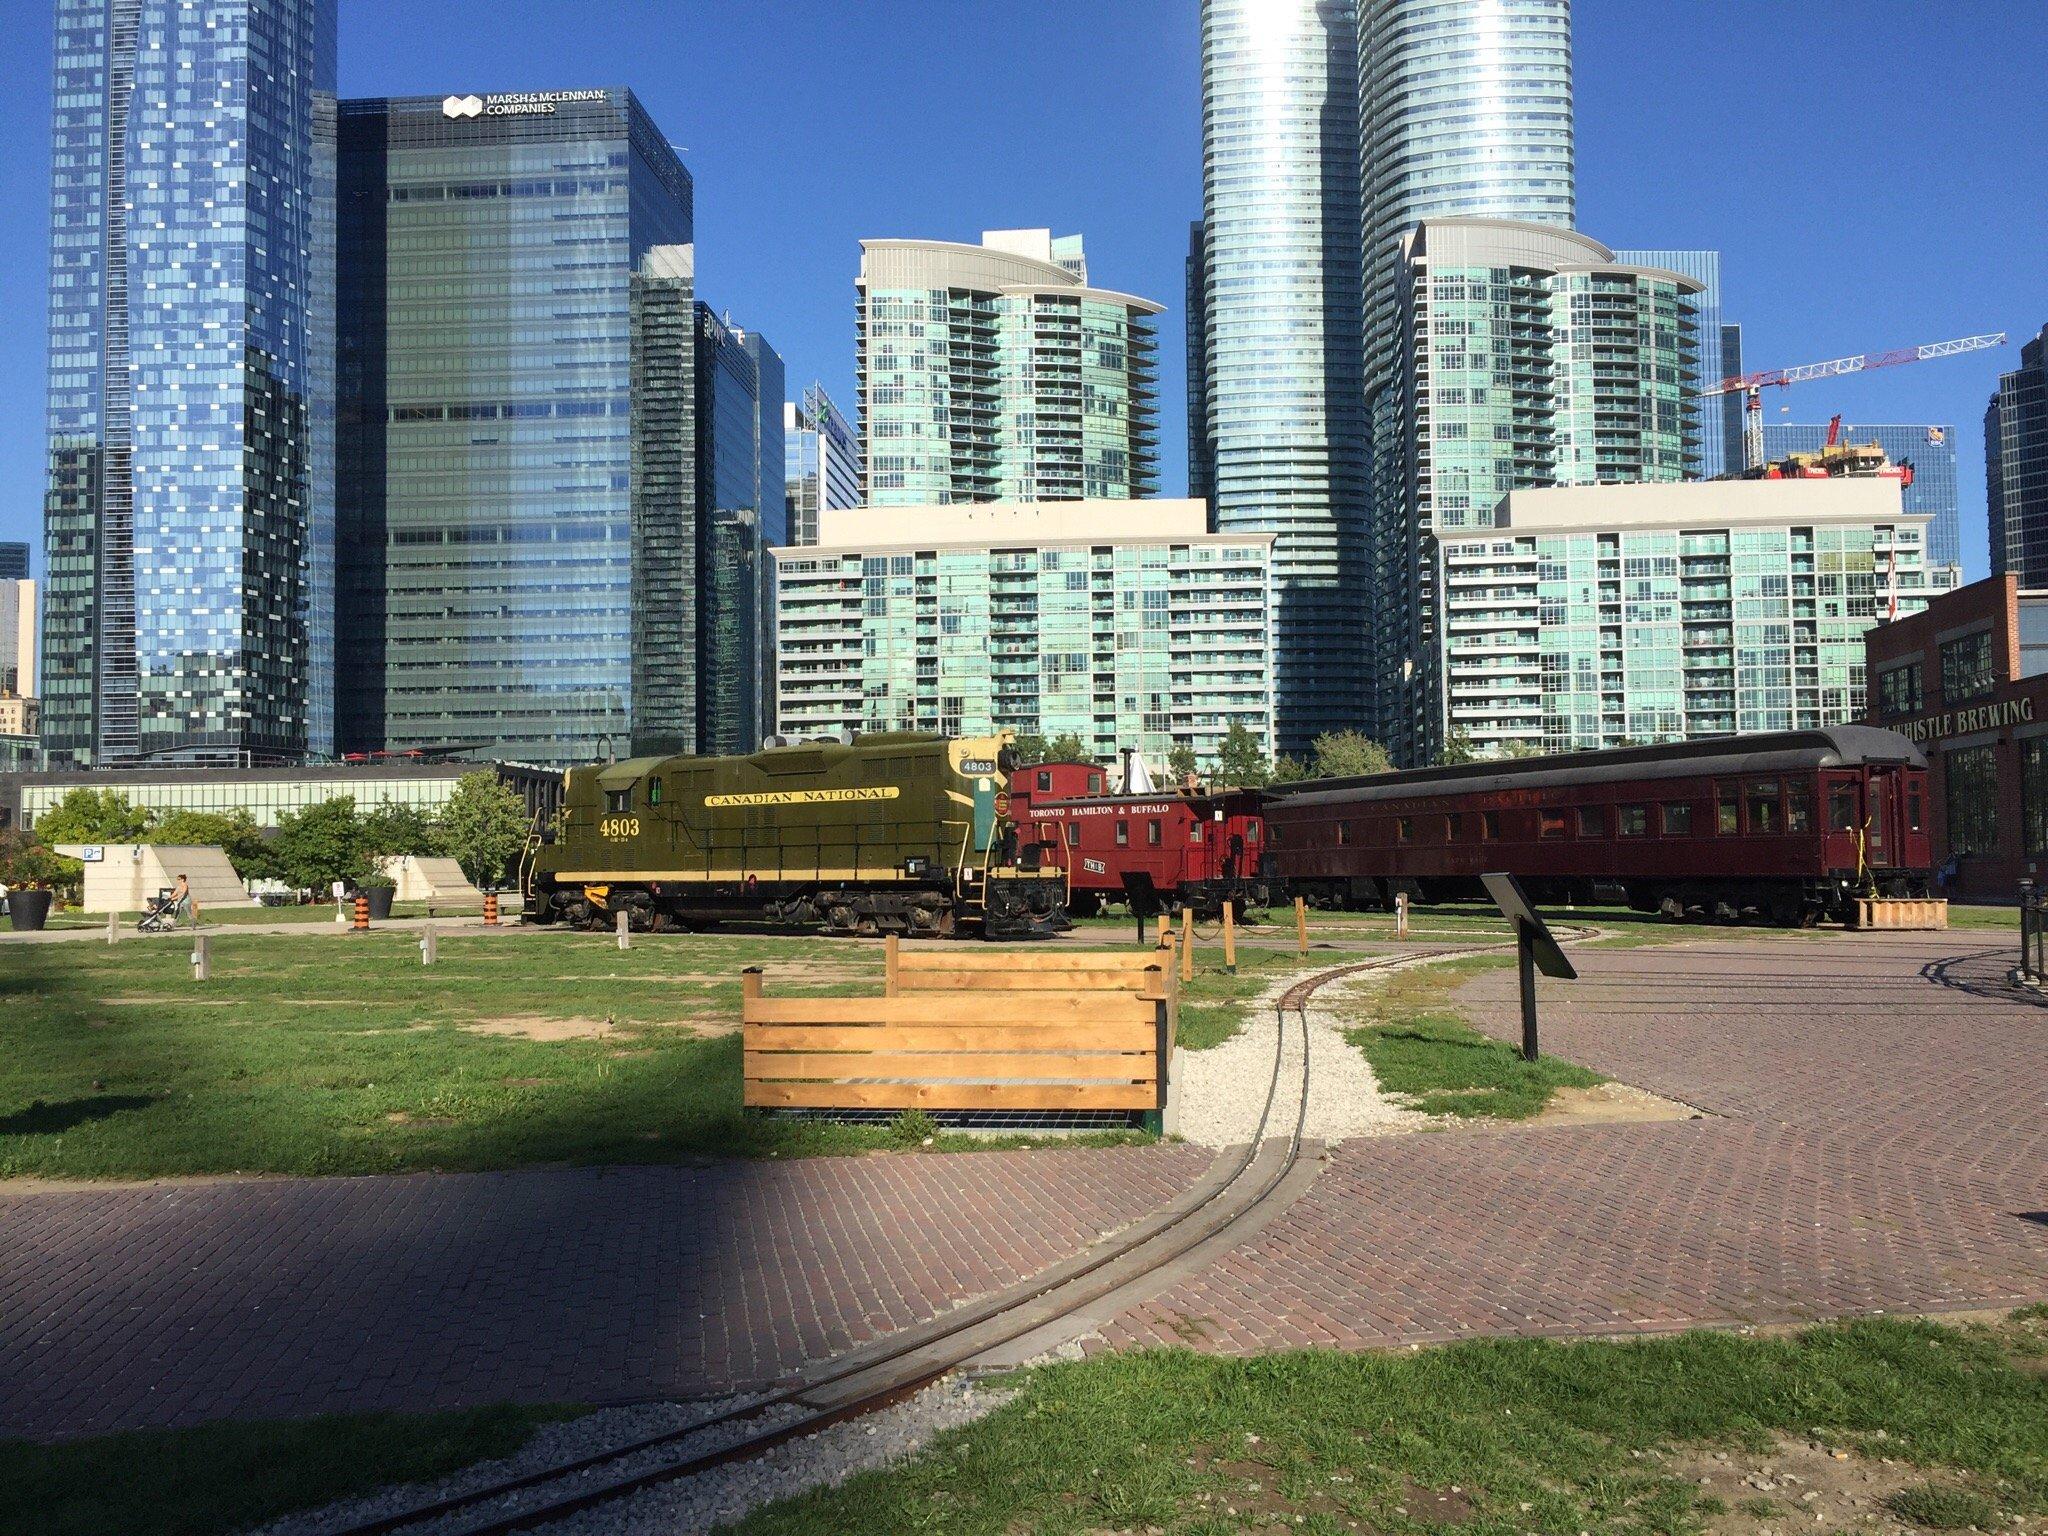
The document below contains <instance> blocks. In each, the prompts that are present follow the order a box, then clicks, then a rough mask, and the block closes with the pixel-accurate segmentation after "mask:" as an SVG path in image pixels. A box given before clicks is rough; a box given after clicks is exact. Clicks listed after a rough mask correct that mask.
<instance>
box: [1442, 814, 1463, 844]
mask: <svg viewBox="0 0 2048 1536" xmlns="http://www.w3.org/2000/svg"><path fill="white" fill-rule="evenodd" d="M1464 835H1465V818H1464V816H1463V815H1461V814H1460V813H1459V812H1457V811H1453V812H1451V814H1450V815H1448V816H1446V817H1445V818H1444V839H1445V841H1447V842H1453V843H1455V842H1456V841H1457V840H1458V839H1459V838H1461V837H1463V836H1464Z"/></svg>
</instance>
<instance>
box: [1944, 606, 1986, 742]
mask: <svg viewBox="0 0 2048 1536" xmlns="http://www.w3.org/2000/svg"><path fill="white" fill-rule="evenodd" d="M1995 681H1996V679H1995V678H1993V676H1992V675H1991V631H1990V630H1988V629H1986V630H1979V631H1978V632H1977V633H1976V634H1974V635H1964V636H1963V637H1962V638H1961V639H1959V640H1951V641H1949V642H1948V644H1946V645H1944V646H1943V647H1942V648H1941V701H1942V703H1944V704H1954V703H1955V702H1956V701H1957V700H1959V699H1974V698H1976V697H1977V696H1978V695H1980V694H1986V693H1989V692H1990V691H1991V688H1992V684H1993V683H1994V682H1995ZM1970 750H1973V751H1974V750H1975V749H1974V748H1972V749H1970Z"/></svg>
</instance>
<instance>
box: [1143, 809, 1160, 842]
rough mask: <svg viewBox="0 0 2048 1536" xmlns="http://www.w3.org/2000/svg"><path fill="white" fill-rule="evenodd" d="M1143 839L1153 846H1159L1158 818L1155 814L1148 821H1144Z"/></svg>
mask: <svg viewBox="0 0 2048 1536" xmlns="http://www.w3.org/2000/svg"><path fill="white" fill-rule="evenodd" d="M1145 841H1146V842H1148V843H1150V844H1151V845H1152V846H1153V847H1154V848H1157V847H1158V846H1159V843H1160V835H1159V818H1158V817H1157V816H1154V817H1153V818H1152V819H1151V820H1150V821H1148V822H1146V823H1145Z"/></svg>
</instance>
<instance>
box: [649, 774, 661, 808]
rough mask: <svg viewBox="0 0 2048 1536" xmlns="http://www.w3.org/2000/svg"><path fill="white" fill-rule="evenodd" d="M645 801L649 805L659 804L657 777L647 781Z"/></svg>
mask: <svg viewBox="0 0 2048 1536" xmlns="http://www.w3.org/2000/svg"><path fill="white" fill-rule="evenodd" d="M647 803H648V804H649V805H659V804H661V780H660V778H659V777H656V778H652V779H649V780H648V781H647Z"/></svg>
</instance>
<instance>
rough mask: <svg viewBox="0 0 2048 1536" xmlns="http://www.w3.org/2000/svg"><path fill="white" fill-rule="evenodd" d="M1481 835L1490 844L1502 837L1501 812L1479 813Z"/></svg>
mask: <svg viewBox="0 0 2048 1536" xmlns="http://www.w3.org/2000/svg"><path fill="white" fill-rule="evenodd" d="M1479 835H1480V836H1481V837H1483V838H1485V839H1486V840H1487V841H1489V842H1491V841H1493V840H1494V839H1495V838H1497V837H1499V836H1500V812H1499V811H1481V812H1480V813H1479Z"/></svg>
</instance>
